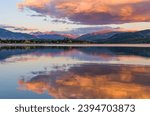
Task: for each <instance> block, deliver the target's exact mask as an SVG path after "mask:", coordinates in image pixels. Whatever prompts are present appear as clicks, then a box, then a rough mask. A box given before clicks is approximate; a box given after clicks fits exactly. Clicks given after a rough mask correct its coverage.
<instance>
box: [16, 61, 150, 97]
mask: <svg viewBox="0 0 150 116" xmlns="http://www.w3.org/2000/svg"><path fill="white" fill-rule="evenodd" d="M149 75H150V66H138V65H137V66H131V65H102V64H80V65H78V66H73V67H70V68H69V69H68V71H63V70H56V71H49V72H48V73H47V74H41V75H40V74H38V75H36V76H33V77H32V78H31V79H27V78H24V79H21V80H20V81H19V82H18V83H19V89H20V90H24V91H25V90H28V91H32V92H35V93H38V94H44V93H45V92H48V94H49V95H50V96H52V97H54V98H77V99H78V98H121V99H122V98H150V77H149Z"/></svg>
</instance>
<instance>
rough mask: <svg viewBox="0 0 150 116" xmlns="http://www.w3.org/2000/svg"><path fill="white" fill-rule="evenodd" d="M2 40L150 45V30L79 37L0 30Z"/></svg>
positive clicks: (100, 33) (108, 32) (96, 33)
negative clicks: (67, 40) (65, 40)
mask: <svg viewBox="0 0 150 116" xmlns="http://www.w3.org/2000/svg"><path fill="white" fill-rule="evenodd" d="M0 39H1V40H32V39H36V40H53V41H54V40H64V39H74V40H78V41H88V42H93V43H150V30H142V31H134V32H128V31H127V32H125V31H103V32H94V33H88V34H85V35H82V36H79V37H76V38H75V37H74V36H73V35H71V34H57V33H42V32H36V33H31V34H27V33H19V32H11V31H8V30H5V29H0Z"/></svg>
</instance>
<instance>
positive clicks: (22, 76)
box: [0, 46, 150, 99]
mask: <svg viewBox="0 0 150 116" xmlns="http://www.w3.org/2000/svg"><path fill="white" fill-rule="evenodd" d="M0 86H1V87H0V98H1V99H4V98H5V99H10V98H11V99H54V98H75V99H76V98H77V99H78V98H150V47H145V48H140V47H25V46H24V47H19V46H18V47H0Z"/></svg>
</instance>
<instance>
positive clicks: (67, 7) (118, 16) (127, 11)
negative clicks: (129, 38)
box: [18, 0, 150, 25]
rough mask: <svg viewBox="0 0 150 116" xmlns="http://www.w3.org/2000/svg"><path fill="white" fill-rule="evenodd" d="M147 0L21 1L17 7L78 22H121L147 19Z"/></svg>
mask: <svg viewBox="0 0 150 116" xmlns="http://www.w3.org/2000/svg"><path fill="white" fill-rule="evenodd" d="M149 6H150V1H149V0H120V1H119V0H40V1H39V0H24V1H23V2H21V3H19V4H18V7H19V8H20V9H25V8H28V9H31V10H33V11H36V12H37V13H40V14H42V15H45V16H50V17H52V18H57V19H69V20H70V21H73V22H76V23H81V24H91V25H97V24H122V23H129V22H149V21H150V13H149V11H150V7H149Z"/></svg>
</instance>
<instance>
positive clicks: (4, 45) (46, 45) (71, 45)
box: [0, 44, 150, 47]
mask: <svg viewBox="0 0 150 116" xmlns="http://www.w3.org/2000/svg"><path fill="white" fill-rule="evenodd" d="M7 46H8V47H10V46H12V47H15V46H16V47H22V46H23V47H24V46H28V47H32V46H35V47H36V46H37V47H38V46H39V47H40V46H41V47H150V44H0V47H7Z"/></svg>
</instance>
